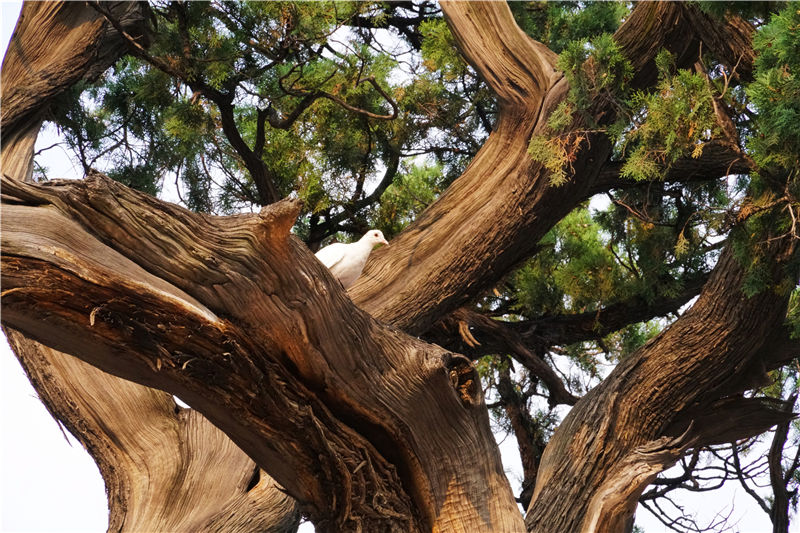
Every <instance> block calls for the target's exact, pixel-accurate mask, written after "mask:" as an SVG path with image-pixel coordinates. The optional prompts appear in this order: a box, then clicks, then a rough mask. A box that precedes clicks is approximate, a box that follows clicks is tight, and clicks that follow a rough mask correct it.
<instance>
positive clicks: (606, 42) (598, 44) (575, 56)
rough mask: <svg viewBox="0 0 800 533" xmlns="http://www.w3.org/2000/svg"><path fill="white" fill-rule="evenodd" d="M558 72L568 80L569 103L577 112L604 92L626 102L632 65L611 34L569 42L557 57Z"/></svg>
mask: <svg viewBox="0 0 800 533" xmlns="http://www.w3.org/2000/svg"><path fill="white" fill-rule="evenodd" d="M558 68H559V69H561V70H563V71H564V75H565V76H566V77H567V80H569V86H570V92H569V99H570V102H571V103H572V104H573V105H575V106H576V107H577V108H578V109H586V108H587V107H588V105H589V104H590V103H591V101H592V99H594V98H595V97H597V95H599V94H600V93H601V92H605V93H609V94H610V95H612V96H613V97H615V98H620V99H624V98H625V95H626V94H627V90H628V83H629V82H630V80H631V78H632V77H633V69H632V67H631V64H630V62H629V61H628V60H627V59H626V58H625V56H624V55H623V54H622V51H621V50H620V48H619V46H618V45H617V43H616V41H614V38H613V37H612V36H611V35H610V34H608V33H604V34H602V35H599V36H597V37H596V38H594V39H592V40H591V41H589V40H578V41H572V42H570V43H569V44H568V45H567V46H566V48H565V49H564V51H563V52H562V53H561V54H560V55H559V56H558Z"/></svg>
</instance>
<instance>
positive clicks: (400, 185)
mask: <svg viewBox="0 0 800 533" xmlns="http://www.w3.org/2000/svg"><path fill="white" fill-rule="evenodd" d="M441 179H442V167H441V165H413V166H411V168H410V169H409V170H408V172H403V173H401V174H399V175H398V176H396V177H395V180H394V182H393V183H392V184H391V185H390V186H389V187H387V189H386V191H384V193H383V196H382V197H381V202H380V208H379V209H378V212H377V214H376V216H375V219H374V220H375V225H376V227H378V228H379V229H381V230H382V231H383V233H384V235H386V237H387V238H391V236H393V235H396V234H398V233H400V232H401V231H402V230H403V229H404V228H405V227H406V226H407V225H408V224H410V223H411V222H413V221H414V219H415V218H416V217H417V215H419V214H420V213H421V212H422V211H424V210H425V208H426V207H428V205H430V204H431V203H433V201H434V200H435V199H436V197H437V196H438V195H439V193H440V192H441V190H440V183H441Z"/></svg>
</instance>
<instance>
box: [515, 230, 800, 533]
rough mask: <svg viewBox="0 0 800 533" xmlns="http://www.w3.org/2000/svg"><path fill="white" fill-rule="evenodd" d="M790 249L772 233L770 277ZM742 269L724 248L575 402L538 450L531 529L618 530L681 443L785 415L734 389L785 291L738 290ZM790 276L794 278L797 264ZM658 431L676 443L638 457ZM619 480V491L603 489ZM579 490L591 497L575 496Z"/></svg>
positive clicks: (744, 385) (735, 433)
mask: <svg viewBox="0 0 800 533" xmlns="http://www.w3.org/2000/svg"><path fill="white" fill-rule="evenodd" d="M798 248H800V247H798V246H797V243H795V242H793V240H792V239H788V238H783V239H780V240H775V241H772V246H771V248H770V251H769V253H770V257H771V258H772V261H774V263H772V265H773V266H772V269H771V272H770V275H771V279H772V280H773V283H778V282H779V280H780V279H782V278H783V276H785V275H786V272H785V271H784V270H783V268H784V265H786V264H788V263H787V261H788V262H791V261H792V257H794V258H795V260H796V256H797V254H798ZM795 270H796V269H795ZM745 275H746V274H745V268H744V267H743V266H742V265H740V264H739V263H738V262H737V261H736V259H734V257H733V254H732V253H731V251H730V249H726V251H725V252H723V254H722V256H721V257H720V259H719V261H718V263H717V266H716V267H715V269H714V272H713V274H712V276H711V278H710V279H709V281H708V282H707V283H706V285H705V287H704V289H703V292H702V293H701V295H700V297H699V299H698V301H697V302H696V303H695V304H694V305H693V306H692V308H691V309H690V310H689V311H687V312H686V313H685V314H684V315H683V316H682V317H681V318H680V319H679V320H677V321H676V322H675V323H674V324H673V325H672V326H671V327H669V328H668V329H667V330H665V331H664V332H663V333H662V334H661V335H659V336H658V337H656V338H655V339H653V340H652V341H650V342H649V343H648V344H646V345H645V346H644V347H642V348H641V349H640V350H639V351H637V352H636V353H635V354H633V355H631V356H629V357H628V358H626V359H624V360H623V361H622V362H621V363H620V364H619V365H618V366H617V367H616V368H615V370H614V371H612V373H611V375H610V376H609V377H608V378H607V379H606V380H604V381H603V382H602V383H601V384H600V385H598V386H597V387H595V388H594V389H592V390H591V391H590V392H589V393H588V394H587V395H586V396H585V397H584V398H582V399H581V401H579V402H578V404H576V406H575V407H574V408H573V409H572V411H571V412H570V413H569V415H567V418H566V419H565V420H564V422H563V423H562V424H561V426H560V427H559V428H558V429H557V430H556V433H555V434H554V436H553V438H552V439H551V440H550V442H549V444H548V448H547V450H545V454H544V457H543V459H542V466H541V468H540V470H539V478H538V480H537V486H536V491H535V493H534V496H533V501H532V502H531V506H530V507H529V509H528V514H527V518H526V523H527V525H528V528H529V530H530V531H553V530H555V529H557V530H564V531H595V530H604V531H618V530H621V528H622V527H623V525H624V523H625V521H626V520H627V519H628V518H629V517H630V516H631V515H632V513H633V510H634V509H635V502H636V500H637V499H638V497H639V495H640V494H641V491H642V490H643V489H644V487H645V486H646V485H647V484H648V483H649V482H650V481H651V480H652V479H653V478H654V477H655V475H656V474H657V473H658V471H660V470H661V469H662V468H663V467H665V466H666V465H668V464H671V463H672V462H674V461H675V460H676V459H677V458H678V457H679V456H680V455H681V454H682V453H683V451H684V450H685V449H687V448H689V447H696V446H702V445H705V444H711V443H714V442H718V441H719V439H722V438H724V439H725V440H728V441H730V440H733V439H734V438H745V437H747V436H751V435H755V434H758V433H761V432H763V431H765V430H766V429H768V428H769V427H770V426H771V425H774V424H775V423H777V422H779V421H780V420H781V417H783V418H784V419H785V417H786V416H787V415H786V412H785V411H784V410H782V409H779V408H778V407H776V406H773V405H769V404H768V403H765V401H763V400H747V399H744V398H739V397H737V395H738V393H740V392H741V391H743V390H747V389H748V388H751V387H753V386H754V385H755V384H757V383H758V382H759V381H760V379H761V378H760V373H759V372H758V368H759V366H762V367H763V362H762V361H759V360H758V359H757V357H758V355H759V354H760V350H761V348H762V346H763V345H764V343H765V340H766V339H768V338H770V335H771V334H772V332H773V331H775V329H776V327H777V325H779V324H780V323H781V321H782V319H783V317H784V315H785V313H786V305H787V302H788V294H786V293H778V292H777V291H774V290H770V289H765V290H763V291H762V292H760V293H759V294H757V295H753V296H750V297H747V298H745V297H744V296H743V295H742V293H741V292H740V291H741V284H742V282H743V280H744V278H745ZM791 275H792V276H794V277H795V279H797V272H796V271H792V273H791ZM753 316H758V317H759V320H757V321H756V320H752V317H753ZM711 339H713V341H711ZM609 413H612V414H611V415H609ZM711 421H714V423H710V422H711ZM597 424H600V425H599V426H598V425H597ZM664 439H667V440H668V441H669V442H672V443H674V445H673V444H671V445H670V446H669V447H668V448H667V449H665V455H662V454H658V456H657V458H656V460H654V461H651V460H650V459H648V458H647V457H639V455H640V452H639V450H641V449H643V448H642V447H645V448H649V447H651V446H654V445H656V444H657V443H660V442H662V441H664ZM676 439H677V440H676ZM659 446H660V445H659ZM574 456H580V457H593V458H596V461H595V462H594V466H593V468H591V469H585V468H578V469H576V466H577V465H578V464H583V463H574V462H572V461H571V460H570V457H574ZM620 476H622V477H620ZM554 479H558V480H559V482H558V483H557V484H556V483H553V482H552V480H554ZM614 480H619V482H620V483H616V482H615V481H614ZM623 482H625V483H627V485H625V486H626V487H627V488H626V489H625V490H624V491H620V492H619V493H617V494H616V495H614V494H612V492H610V491H611V490H612V489H619V488H621V486H622V485H624V484H625V483H623ZM603 487H605V489H604V488H603ZM587 490H588V491H589V492H590V493H591V494H592V497H591V499H590V500H589V501H587V500H585V499H582V498H581V497H580V496H579V495H578V492H579V493H581V494H583V493H585V492H586V491H587ZM575 491H578V492H575ZM564 498H566V499H567V500H569V501H573V502H584V503H583V504H578V506H577V507H573V508H572V510H571V513H570V516H562V517H554V516H552V515H550V514H548V512H547V509H549V508H553V507H557V506H558V503H556V502H558V501H562V500H563V499H564Z"/></svg>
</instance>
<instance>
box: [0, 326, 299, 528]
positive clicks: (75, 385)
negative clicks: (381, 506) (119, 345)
mask: <svg viewBox="0 0 800 533" xmlns="http://www.w3.org/2000/svg"><path fill="white" fill-rule="evenodd" d="M6 334H7V337H8V339H9V341H10V343H11V345H12V346H13V347H14V351H15V352H16V353H17V354H18V357H19V359H20V362H21V363H22V365H23V368H24V369H25V372H26V374H27V375H28V377H29V378H30V380H31V383H32V384H33V386H34V387H35V389H36V391H37V394H38V396H39V398H41V399H42V401H43V402H44V403H45V405H46V406H47V408H48V410H49V411H50V413H52V414H53V416H54V417H56V418H58V419H59V420H61V421H62V422H63V423H64V425H65V426H66V427H67V429H69V431H70V432H71V433H72V434H73V435H75V436H76V437H77V439H78V440H79V441H80V442H81V444H83V445H84V447H85V448H86V449H87V450H88V451H89V453H90V454H91V455H92V457H93V458H94V459H95V461H96V462H97V465H98V467H99V468H100V473H101V474H102V476H103V480H104V481H105V484H106V490H107V492H108V500H109V511H110V517H109V526H108V530H109V531H132V532H134V531H200V530H208V529H213V527H214V525H215V524H218V523H224V524H225V530H226V531H232V532H235V531H239V532H242V533H245V532H249V531H253V530H254V529H258V530H260V531H269V532H272V533H284V532H286V533H288V532H289V531H293V530H294V529H296V526H297V523H298V522H299V518H300V516H299V513H298V511H297V509H296V504H295V503H294V502H293V501H292V500H291V498H289V497H288V496H287V495H286V494H284V493H283V492H282V489H281V487H279V486H278V485H277V484H275V482H274V481H272V480H271V479H270V478H269V477H268V476H266V474H263V475H262V476H261V478H260V481H259V483H258V485H256V486H250V484H251V481H252V478H253V472H254V469H255V468H256V467H255V463H253V461H252V460H251V459H250V458H249V457H247V456H246V455H245V454H244V452H242V451H241V450H240V449H239V448H237V447H236V446H235V445H234V444H233V443H232V442H231V441H230V439H228V438H227V437H226V436H225V434H223V433H222V432H221V431H220V430H219V429H217V428H216V427H214V426H212V425H211V423H209V422H208V421H207V420H206V419H205V418H203V417H202V416H201V415H200V413H198V412H196V411H193V410H190V409H181V408H179V407H178V406H177V405H175V402H174V400H173V399H172V397H171V396H170V395H169V394H167V393H164V392H161V391H156V390H154V389H150V388H147V387H143V386H141V385H137V384H135V383H133V382H130V381H126V380H123V379H120V378H118V377H115V376H112V375H110V374H106V373H105V372H102V371H101V370H98V369H97V368H95V367H93V366H91V365H88V364H86V363H84V362H82V361H80V360H79V359H76V358H74V357H72V356H70V355H67V354H64V353H60V352H57V351H55V350H51V349H49V348H47V347H45V346H43V345H41V344H39V343H36V342H34V341H31V340H29V339H26V338H24V337H23V336H22V335H21V334H20V333H19V332H15V331H12V330H6ZM110 391H113V395H111V394H109V392H110ZM64 398H69V399H70V401H68V402H65V401H64ZM234 510H235V511H236V512H232V511H234ZM245 510H246V511H247V512H244V511H245Z"/></svg>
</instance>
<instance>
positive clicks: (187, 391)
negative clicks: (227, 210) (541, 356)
mask: <svg viewBox="0 0 800 533" xmlns="http://www.w3.org/2000/svg"><path fill="white" fill-rule="evenodd" d="M3 193H4V201H5V204H4V207H3V211H2V215H3V228H4V231H3V239H4V242H3V274H4V275H3V283H4V286H3V309H4V313H3V320H4V322H5V323H6V324H8V325H10V326H12V327H15V328H17V329H19V330H21V331H23V332H24V333H26V334H27V335H30V336H32V337H34V338H36V339H37V340H40V341H42V342H44V343H45V344H48V345H50V346H53V347H54V348H56V349H59V350H62V351H66V352H69V353H74V354H75V355H77V356H78V357H80V358H82V359H84V360H86V361H87V362H90V363H91V364H93V365H96V366H98V367H100V368H102V369H104V370H106V371H109V372H111V373H113V374H116V375H119V376H121V377H124V378H126V379H131V380H134V381H137V382H139V383H143V384H146V385H149V386H153V387H156V388H161V389H164V390H167V391H169V392H171V393H173V394H177V395H178V396H179V397H181V398H184V399H185V400H186V401H187V402H188V403H189V404H190V405H192V406H193V407H195V408H197V409H198V410H199V411H200V412H202V413H203V414H204V415H205V416H207V417H208V418H209V419H210V420H211V421H212V422H213V423H214V424H215V425H216V426H217V427H219V428H221V429H223V430H224V431H225V432H226V433H227V434H228V435H229V436H230V437H231V438H233V440H234V442H236V443H237V444H238V445H239V446H240V447H241V448H242V449H243V450H245V451H246V452H247V454H248V455H249V456H250V457H252V458H253V459H254V460H255V461H256V462H257V463H258V464H259V465H260V466H262V467H263V468H264V469H265V470H266V471H267V472H269V473H270V474H271V475H272V476H273V477H275V479H276V480H277V481H278V482H279V483H281V485H283V486H284V487H286V489H287V491H288V492H289V494H291V495H292V496H294V497H295V498H297V499H298V500H299V501H300V502H301V503H302V505H303V508H304V511H305V512H307V513H308V514H309V515H310V516H311V517H312V519H313V520H314V521H315V523H316V525H317V526H318V527H320V528H321V529H322V530H323V531H333V530H337V531H349V530H358V529H359V528H361V527H363V528H364V529H367V530H370V531H384V530H386V531H390V530H395V531H415V530H429V529H436V530H439V531H451V530H459V528H461V527H466V528H467V529H468V530H470V531H520V530H521V529H522V521H521V517H520V515H519V513H518V512H517V511H516V507H515V503H514V498H513V495H512V494H511V490H510V487H509V485H508V481H507V480H506V478H505V476H504V474H503V469H502V465H501V463H500V459H499V455H498V452H497V448H496V445H495V444H494V440H493V437H492V433H491V430H490V428H489V423H488V416H487V412H486V409H485V406H484V404H483V401H482V397H481V390H480V386H479V383H478V376H477V374H476V373H475V371H474V370H473V369H472V367H471V366H470V365H469V361H468V360H467V359H466V358H464V357H463V356H459V355H456V354H451V353H448V352H445V351H444V350H442V349H441V348H438V347H436V346H432V345H427V344H425V343H423V342H421V341H419V340H416V339H414V338H413V337H408V336H406V335H404V334H402V333H400V332H399V331H397V330H396V329H394V328H391V327H387V326H384V325H382V324H380V323H378V322H376V321H374V320H373V319H372V318H371V317H369V316H368V315H366V314H365V313H363V312H362V311H360V310H358V309H357V308H355V307H353V305H352V303H351V302H350V300H349V299H347V298H346V296H345V294H344V293H343V292H342V291H341V288H340V287H339V285H338V283H337V282H336V281H335V280H334V279H333V278H332V277H331V275H330V273H329V272H328V271H327V270H326V269H325V268H324V267H323V266H322V265H321V264H319V262H317V261H316V260H314V259H312V258H313V255H312V254H311V252H310V251H309V250H307V249H306V248H305V246H304V245H303V244H302V243H301V242H299V241H298V240H297V239H296V238H294V237H292V236H289V234H288V231H289V228H290V227H291V225H292V224H293V222H294V218H295V217H296V215H297V212H298V211H297V207H296V206H295V205H293V204H292V203H291V202H288V203H280V204H275V205H274V206H272V207H270V208H268V209H265V210H263V211H262V213H261V214H260V215H254V216H236V217H225V218H217V217H203V216H200V215H196V214H193V213H189V212H187V211H185V210H183V209H181V208H178V207H177V206H172V205H169V204H164V203H163V202H160V201H158V200H155V199H153V198H149V197H146V196H144V195H142V194H140V193H136V192H135V191H131V190H129V189H126V188H125V187H123V186H122V185H119V184H117V183H115V182H111V181H109V180H108V179H107V178H104V177H101V176H99V175H90V176H88V177H87V178H86V180H84V181H82V182H70V183H68V182H54V183H52V184H51V185H48V186H33V185H25V184H22V183H19V182H16V181H14V180H9V179H6V180H5V181H4V182H3ZM112 247H113V248H112ZM43 276H44V277H45V278H46V279H48V280H49V282H48V284H46V285H44V286H43V285H42V284H41V283H37V282H36V280H37V279H42V277H43ZM43 318H44V321H43V320H42V319H43ZM444 420H446V421H447V422H446V423H444V422H443V421H444Z"/></svg>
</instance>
